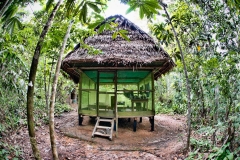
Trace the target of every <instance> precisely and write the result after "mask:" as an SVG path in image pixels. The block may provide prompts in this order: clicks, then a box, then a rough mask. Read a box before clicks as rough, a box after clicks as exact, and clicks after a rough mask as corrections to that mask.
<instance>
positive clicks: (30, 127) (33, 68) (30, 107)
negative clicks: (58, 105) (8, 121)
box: [27, 0, 62, 159]
mask: <svg viewBox="0 0 240 160" xmlns="http://www.w3.org/2000/svg"><path fill="white" fill-rule="evenodd" d="M61 2H62V0H59V2H58V3H57V4H56V6H55V7H54V9H53V11H52V13H51V15H50V17H49V18H48V21H47V23H46V24H45V26H44V28H43V30H42V33H41V35H40V37H39V40H38V43H37V46H36V48H35V52H34V56H33V59H32V64H31V68H30V73H29V80H28V90H27V122H28V132H29V137H30V142H31V145H32V150H33V155H34V157H35V159H41V156H40V153H39V150H38V148H37V141H36V138H35V130H34V126H35V125H34V116H33V111H34V105H33V104H34V101H33V99H34V84H35V78H36V72H37V67H38V60H39V56H40V52H41V48H42V44H43V40H44V38H45V36H46V34H47V32H48V30H49V28H50V26H51V24H52V21H53V19H54V16H55V14H56V12H57V10H58V8H59V6H60V4H61Z"/></svg>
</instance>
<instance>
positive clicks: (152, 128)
mask: <svg viewBox="0 0 240 160" xmlns="http://www.w3.org/2000/svg"><path fill="white" fill-rule="evenodd" d="M149 121H150V123H151V130H150V131H151V132H152V131H154V116H152V117H149Z"/></svg>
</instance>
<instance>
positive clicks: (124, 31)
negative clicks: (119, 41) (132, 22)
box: [119, 29, 128, 34]
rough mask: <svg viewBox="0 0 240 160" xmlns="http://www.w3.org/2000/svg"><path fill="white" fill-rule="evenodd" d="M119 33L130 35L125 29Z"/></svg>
mask: <svg viewBox="0 0 240 160" xmlns="http://www.w3.org/2000/svg"><path fill="white" fill-rule="evenodd" d="M119 32H120V33H123V34H127V33H128V31H127V30H125V29H120V30H119Z"/></svg>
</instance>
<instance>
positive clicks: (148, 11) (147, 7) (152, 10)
mask: <svg viewBox="0 0 240 160" xmlns="http://www.w3.org/2000/svg"><path fill="white" fill-rule="evenodd" d="M128 5H129V6H130V8H129V9H128V10H127V12H126V13H130V12H132V11H135V10H136V9H137V8H139V17H140V18H141V19H143V17H144V16H146V17H148V18H150V17H152V16H153V15H154V14H158V10H160V9H162V8H161V7H160V5H159V3H158V1H156V0H130V1H129V2H128Z"/></svg>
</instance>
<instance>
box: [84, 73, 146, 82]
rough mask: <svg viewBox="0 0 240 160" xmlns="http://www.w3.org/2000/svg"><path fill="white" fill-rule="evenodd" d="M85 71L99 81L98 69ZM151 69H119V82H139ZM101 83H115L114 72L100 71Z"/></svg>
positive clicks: (91, 77)
mask: <svg viewBox="0 0 240 160" xmlns="http://www.w3.org/2000/svg"><path fill="white" fill-rule="evenodd" d="M84 73H85V74H86V75H87V76H88V77H89V78H90V79H92V80H93V81H94V82H97V71H84ZM149 73H150V71H132V70H119V71H117V82H118V83H138V82H140V81H141V80H142V79H144V78H145V77H146V76H147V75H148V74H149ZM99 82H100V83H113V82H114V72H100V74H99Z"/></svg>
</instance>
